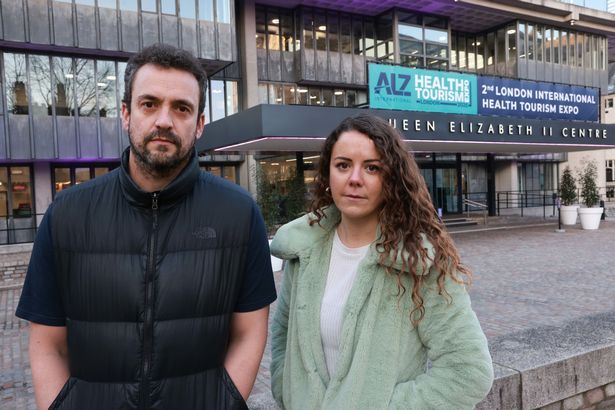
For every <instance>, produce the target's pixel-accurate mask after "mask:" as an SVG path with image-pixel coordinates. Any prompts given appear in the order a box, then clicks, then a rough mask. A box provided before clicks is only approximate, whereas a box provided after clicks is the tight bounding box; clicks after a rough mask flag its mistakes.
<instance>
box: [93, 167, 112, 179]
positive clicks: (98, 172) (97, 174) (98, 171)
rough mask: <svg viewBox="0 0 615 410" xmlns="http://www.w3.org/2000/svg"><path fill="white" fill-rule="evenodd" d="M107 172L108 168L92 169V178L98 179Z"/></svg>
mask: <svg viewBox="0 0 615 410" xmlns="http://www.w3.org/2000/svg"><path fill="white" fill-rule="evenodd" d="M108 172H109V167H95V168H94V178H98V177H100V176H103V175H105V174H107V173H108Z"/></svg>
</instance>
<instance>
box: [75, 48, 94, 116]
mask: <svg viewBox="0 0 615 410" xmlns="http://www.w3.org/2000/svg"><path fill="white" fill-rule="evenodd" d="M75 90H76V95H77V107H78V111H79V116H81V117H92V116H96V77H95V76H94V61H93V60H85V59H82V58H76V59H75Z"/></svg>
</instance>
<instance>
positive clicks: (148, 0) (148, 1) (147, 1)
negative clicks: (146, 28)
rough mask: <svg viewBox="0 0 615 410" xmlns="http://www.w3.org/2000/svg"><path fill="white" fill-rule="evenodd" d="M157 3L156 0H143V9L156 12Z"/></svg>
mask: <svg viewBox="0 0 615 410" xmlns="http://www.w3.org/2000/svg"><path fill="white" fill-rule="evenodd" d="M156 3H157V2H156V0H141V10H142V11H149V12H152V13H156V12H157V11H158V9H157V7H156Z"/></svg>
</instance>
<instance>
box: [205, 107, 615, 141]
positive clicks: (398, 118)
mask: <svg viewBox="0 0 615 410" xmlns="http://www.w3.org/2000/svg"><path fill="white" fill-rule="evenodd" d="M361 112H369V113H371V114H374V115H377V116H379V117H382V118H384V119H386V120H388V121H389V122H390V123H391V124H392V125H394V126H395V127H396V128H397V129H398V130H399V131H400V132H401V133H402V135H403V137H404V139H405V141H406V142H407V143H408V146H409V148H411V149H412V150H414V151H428V152H494V153H495V152H502V153H504V152H519V153H533V152H536V153H539V152H570V151H582V150H590V149H603V148H615V124H598V123H590V122H580V121H559V120H557V121H555V120H544V121H541V120H526V119H520V118H510V117H488V116H480V115H453V114H442V113H428V112H416V111H393V110H377V109H360V108H335V107H318V106H301V105H258V106H256V107H253V108H250V109H248V110H245V111H242V112H240V113H237V114H233V115H231V116H228V117H226V118H223V119H221V120H218V121H215V122H213V123H210V124H208V125H207V126H205V131H204V133H203V136H202V138H200V139H199V141H198V143H197V149H198V150H199V152H204V151H216V152H221V151H231V152H249V153H255V152H264V151H319V150H320V147H321V145H322V142H323V141H324V139H325V138H326V136H327V135H328V134H329V133H330V132H331V130H333V129H334V128H335V127H336V126H337V125H338V124H339V123H340V122H341V121H342V120H343V119H344V118H346V117H349V116H352V115H355V114H358V113H361Z"/></svg>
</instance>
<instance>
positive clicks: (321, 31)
mask: <svg viewBox="0 0 615 410" xmlns="http://www.w3.org/2000/svg"><path fill="white" fill-rule="evenodd" d="M314 28H315V29H316V50H320V51H327V19H326V16H325V15H324V14H321V13H316V15H315V19H314Z"/></svg>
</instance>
